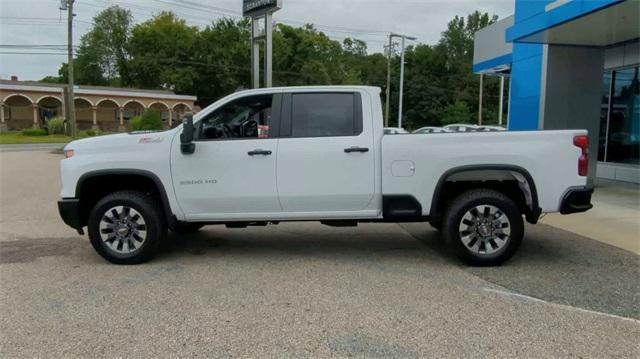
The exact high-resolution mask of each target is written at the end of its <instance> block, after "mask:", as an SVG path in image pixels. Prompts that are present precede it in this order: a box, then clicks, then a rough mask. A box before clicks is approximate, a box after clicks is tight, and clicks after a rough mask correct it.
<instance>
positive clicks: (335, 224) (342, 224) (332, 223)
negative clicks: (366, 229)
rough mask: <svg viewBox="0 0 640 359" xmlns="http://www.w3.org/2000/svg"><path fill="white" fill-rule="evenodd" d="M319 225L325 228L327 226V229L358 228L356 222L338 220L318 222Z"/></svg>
mask: <svg viewBox="0 0 640 359" xmlns="http://www.w3.org/2000/svg"><path fill="white" fill-rule="evenodd" d="M320 223H322V224H324V225H325V226H329V227H357V226H358V222H357V221H340V220H336V221H320Z"/></svg>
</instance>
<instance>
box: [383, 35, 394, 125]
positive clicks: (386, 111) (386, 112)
mask: <svg viewBox="0 0 640 359" xmlns="http://www.w3.org/2000/svg"><path fill="white" fill-rule="evenodd" d="M392 41H393V34H389V47H387V91H386V95H387V101H386V103H385V109H384V127H389V103H390V102H391V56H392V55H393V42H392Z"/></svg>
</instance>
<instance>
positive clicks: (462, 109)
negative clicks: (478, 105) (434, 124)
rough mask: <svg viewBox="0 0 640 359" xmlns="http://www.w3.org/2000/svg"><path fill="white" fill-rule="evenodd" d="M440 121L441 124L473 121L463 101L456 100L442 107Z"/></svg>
mask: <svg viewBox="0 0 640 359" xmlns="http://www.w3.org/2000/svg"><path fill="white" fill-rule="evenodd" d="M441 122H442V125H450V124H453V123H473V115H472V114H471V112H470V111H469V107H468V106H467V104H466V103H465V102H464V101H456V102H454V103H452V104H449V105H447V106H446V107H445V108H444V111H443V113H442V120H441Z"/></svg>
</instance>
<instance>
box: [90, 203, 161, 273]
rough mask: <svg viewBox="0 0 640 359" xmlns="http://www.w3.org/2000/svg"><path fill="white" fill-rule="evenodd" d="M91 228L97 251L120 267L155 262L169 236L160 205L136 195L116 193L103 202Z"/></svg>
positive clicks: (96, 209) (97, 207) (94, 211)
mask: <svg viewBox="0 0 640 359" xmlns="http://www.w3.org/2000/svg"><path fill="white" fill-rule="evenodd" d="M88 226H89V228H88V229H89V239H90V241H91V245H92V246H93V248H94V249H95V250H96V251H97V252H98V254H100V255H101V256H102V257H103V258H104V259H106V260H108V261H109V262H112V263H116V264H138V263H143V262H145V261H148V260H149V259H151V258H153V256H154V255H155V254H156V252H157V251H158V247H159V244H160V242H161V241H162V239H163V238H164V237H165V236H166V233H167V226H166V223H165V221H164V217H163V216H162V209H161V208H160V205H159V203H158V201H157V200H156V199H154V198H153V197H151V196H149V195H145V194H144V193H140V192H136V191H120V192H114V193H111V194H109V195H107V196H105V197H104V198H102V199H101V200H99V201H98V202H97V203H96V205H95V206H94V207H93V209H92V210H91V213H90V214H89V224H88Z"/></svg>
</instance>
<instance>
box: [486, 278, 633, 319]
mask: <svg viewBox="0 0 640 359" xmlns="http://www.w3.org/2000/svg"><path fill="white" fill-rule="evenodd" d="M482 290H484V291H485V292H491V293H495V294H499V295H503V296H507V297H512V298H516V299H521V300H526V301H531V302H536V303H543V304H548V305H551V306H554V307H558V308H561V309H565V310H571V311H574V312H583V313H589V314H595V315H599V316H604V317H609V318H615V319H621V320H627V321H630V322H633V323H636V324H640V320H638V319H634V318H628V317H622V316H619V315H615V314H609V313H603V312H598V311H595V310H589V309H584V308H578V307H572V306H570V305H566V304H559V303H553V302H549V301H546V300H544V299H539V298H535V297H531V296H528V295H524V294H519V293H514V292H509V291H505V290H500V289H494V288H486V287H484V288H482Z"/></svg>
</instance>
